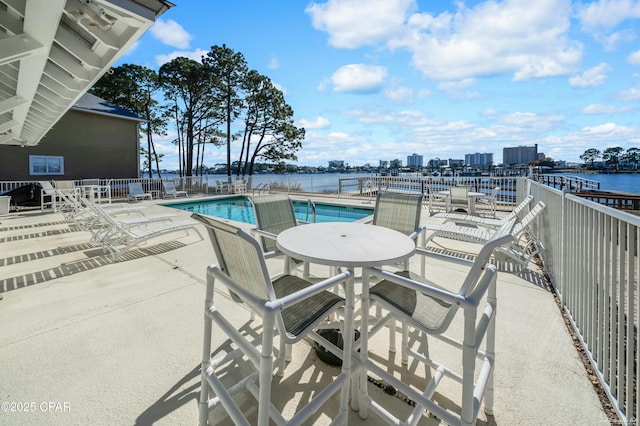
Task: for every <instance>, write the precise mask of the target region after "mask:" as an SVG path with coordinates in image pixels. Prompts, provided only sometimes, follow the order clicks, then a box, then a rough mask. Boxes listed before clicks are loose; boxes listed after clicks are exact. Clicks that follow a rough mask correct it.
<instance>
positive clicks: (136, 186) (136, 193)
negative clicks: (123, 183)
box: [127, 182, 153, 201]
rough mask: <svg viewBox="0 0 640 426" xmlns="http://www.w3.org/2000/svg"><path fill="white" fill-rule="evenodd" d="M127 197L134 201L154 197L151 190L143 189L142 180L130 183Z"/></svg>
mask: <svg viewBox="0 0 640 426" xmlns="http://www.w3.org/2000/svg"><path fill="white" fill-rule="evenodd" d="M127 198H128V199H129V200H134V201H138V200H145V199H149V200H152V199H153V197H152V195H151V193H150V192H144V189H142V184H141V183H140V182H131V183H129V196H128V197H127Z"/></svg>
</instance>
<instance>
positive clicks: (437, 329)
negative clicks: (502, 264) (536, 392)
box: [360, 220, 514, 425]
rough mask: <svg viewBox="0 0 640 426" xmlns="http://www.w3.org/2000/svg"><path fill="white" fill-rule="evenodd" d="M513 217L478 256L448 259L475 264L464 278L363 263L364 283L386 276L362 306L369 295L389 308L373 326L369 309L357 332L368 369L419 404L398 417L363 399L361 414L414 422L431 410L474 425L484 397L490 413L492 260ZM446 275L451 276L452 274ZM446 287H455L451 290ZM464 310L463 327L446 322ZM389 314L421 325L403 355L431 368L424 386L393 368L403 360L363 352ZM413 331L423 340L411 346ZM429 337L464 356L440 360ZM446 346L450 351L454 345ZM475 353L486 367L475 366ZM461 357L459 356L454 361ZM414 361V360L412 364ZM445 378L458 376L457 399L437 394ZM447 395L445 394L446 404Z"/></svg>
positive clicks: (507, 237)
mask: <svg viewBox="0 0 640 426" xmlns="http://www.w3.org/2000/svg"><path fill="white" fill-rule="evenodd" d="M513 223H514V221H513V220H512V221H510V222H508V223H507V224H505V225H503V226H502V227H501V228H500V229H499V231H498V232H496V233H495V234H494V235H493V237H492V238H491V239H490V240H488V241H487V242H485V244H484V246H483V247H482V249H481V250H480V253H479V254H478V256H477V257H476V259H475V261H474V262H473V263H471V262H468V261H464V260H460V259H456V260H451V259H447V260H446V261H447V262H455V263H462V264H465V265H469V266H470V269H469V271H468V273H467V275H466V278H464V280H462V282H454V283H450V282H448V281H451V280H450V279H448V278H445V279H446V281H441V282H438V283H434V282H433V281H427V280H425V279H423V278H422V277H417V276H415V275H414V274H412V273H410V272H408V271H403V272H400V273H395V274H394V273H391V272H388V271H384V270H382V269H379V268H371V269H365V271H364V272H363V279H364V281H363V288H364V289H366V288H368V287H369V277H370V275H372V276H375V277H376V278H377V279H382V280H381V281H380V282H378V283H377V284H375V285H374V286H373V287H371V289H370V291H369V298H367V297H366V295H365V296H364V297H363V302H362V303H363V307H362V310H363V312H369V309H368V301H369V300H371V301H372V302H375V303H377V304H379V305H381V306H382V308H383V310H384V311H386V312H387V314H386V315H385V316H384V317H382V319H380V320H379V321H377V322H376V323H374V324H373V325H372V327H370V326H369V324H368V322H369V316H368V315H363V316H362V324H361V329H362V330H366V332H365V334H364V335H363V338H361V339H360V341H361V348H360V353H361V354H362V355H361V363H362V364H364V366H365V368H366V370H368V371H369V372H370V373H372V374H371V375H373V376H375V377H378V378H380V379H381V380H382V381H383V382H384V383H386V384H387V385H388V386H389V387H391V388H395V389H397V390H399V391H400V393H401V394H403V395H405V396H406V397H407V398H408V399H410V400H412V401H414V402H415V409H414V410H413V411H412V412H411V414H410V415H409V416H408V418H404V419H399V418H397V417H396V416H397V415H398V414H397V412H395V413H394V412H390V411H388V410H387V409H385V408H384V407H383V406H382V405H380V404H378V403H376V402H375V401H373V400H372V399H369V398H361V399H363V400H364V401H365V403H364V404H363V405H361V406H360V416H361V417H362V418H366V417H367V415H368V410H369V409H370V410H371V411H373V412H374V413H375V414H377V415H379V416H381V417H382V418H383V419H385V421H386V422H387V423H388V424H417V421H418V420H419V419H420V418H421V417H422V416H423V415H424V411H425V410H427V411H429V412H430V413H431V414H432V415H434V416H436V417H437V418H439V419H442V420H444V422H445V423H447V424H469V425H471V424H475V422H476V419H477V416H478V413H479V411H480V404H481V403H482V399H483V396H484V399H485V411H486V412H487V413H489V414H491V412H492V409H493V407H492V404H493V372H494V364H495V337H496V321H495V312H496V308H497V298H496V277H497V269H496V267H495V266H494V265H490V264H489V263H488V262H489V259H490V257H491V255H492V253H493V251H494V250H496V249H497V248H499V247H500V246H502V245H505V244H508V243H509V242H510V241H511V240H512V238H513V236H512V234H511V228H512V227H513ZM418 255H423V256H436V257H437V255H435V254H433V253H429V252H427V251H424V250H418ZM445 267H446V266H445ZM444 276H445V277H447V275H444ZM447 288H456V289H457V290H453V291H451V290H447ZM485 295H486V297H484V296H485ZM460 311H461V313H462V316H463V317H464V320H463V321H462V320H461V321H460V322H457V323H460V324H463V329H462V332H460V328H459V327H457V326H454V327H449V326H450V325H451V324H452V322H453V320H454V318H455V316H456V314H457V313H458V312H460ZM389 321H392V322H395V321H401V322H402V323H403V324H404V325H405V327H408V328H410V329H413V330H415V331H416V333H410V332H409V331H408V330H404V331H403V333H402V336H403V338H402V356H401V362H402V363H403V364H407V363H408V361H409V360H408V358H409V356H411V357H412V358H413V359H414V360H415V361H417V362H422V363H424V364H425V365H426V369H427V370H429V369H432V370H431V371H433V373H432V376H431V378H430V381H429V382H428V383H426V386H425V388H424V390H422V389H421V390H418V389H416V388H415V387H413V386H410V385H408V384H407V383H405V382H404V381H403V380H401V379H400V378H399V377H397V376H396V375H395V374H394V372H396V371H398V370H403V369H405V368H406V367H398V368H395V367H390V366H388V365H386V364H385V366H384V367H381V366H380V365H379V364H376V363H375V362H374V361H375V358H367V357H366V356H365V354H366V353H367V351H368V339H367V336H368V338H371V335H373V334H374V333H375V332H377V331H379V330H380V329H381V328H382V326H383V325H384V324H385V323H387V322H389ZM445 333H446V334H445ZM409 336H412V337H411V338H413V339H416V338H417V339H419V340H420V344H419V345H417V344H412V345H410V344H409V338H410V337H409ZM414 336H415V337H414ZM432 337H434V338H437V339H439V340H441V341H442V342H443V343H444V344H445V345H449V346H451V347H453V348H454V349H455V350H458V351H460V352H461V356H453V357H448V358H446V359H442V358H440V356H439V352H438V351H433V350H432V352H433V353H432V354H430V353H429V350H430V346H431V345H430V344H429V343H428V339H430V338H432ZM436 349H437V348H436ZM446 353H447V354H449V353H450V351H449V352H446ZM477 359H479V361H480V365H481V367H480V368H479V369H477V370H476V362H477ZM456 363H458V366H457V367H456V366H455V364H456ZM413 368H415V367H413V366H412V369H413ZM364 376H365V375H364V374H363V375H362V376H361V382H360V387H361V389H366V386H367V383H366V377H364ZM445 378H446V379H447V380H448V379H453V380H455V381H457V382H459V383H460V385H461V392H460V394H459V395H460V398H459V399H458V398H455V397H451V396H450V395H449V394H445V395H444V396H442V397H434V395H435V391H436V388H437V386H438V385H439V384H440V383H441V381H444V380H445ZM450 389H459V387H456V386H453V387H450ZM443 401H445V403H444V404H443V403H442V402H443ZM452 405H457V406H459V407H460V411H461V413H457V412H454V411H452V410H450V409H449V407H448V406H452Z"/></svg>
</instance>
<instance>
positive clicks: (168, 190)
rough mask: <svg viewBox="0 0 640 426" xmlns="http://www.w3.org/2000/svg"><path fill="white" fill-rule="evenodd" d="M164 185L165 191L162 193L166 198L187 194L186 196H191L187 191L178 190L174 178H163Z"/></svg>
mask: <svg viewBox="0 0 640 426" xmlns="http://www.w3.org/2000/svg"><path fill="white" fill-rule="evenodd" d="M162 187H163V188H164V192H163V193H162V198H165V197H173V198H176V197H179V196H185V197H188V196H189V194H188V193H187V191H178V190H177V189H176V185H175V183H173V181H172V180H163V181H162Z"/></svg>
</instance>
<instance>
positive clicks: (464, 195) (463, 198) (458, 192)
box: [449, 186, 469, 203]
mask: <svg viewBox="0 0 640 426" xmlns="http://www.w3.org/2000/svg"><path fill="white" fill-rule="evenodd" d="M449 197H451V201H452V202H462V203H467V201H468V198H469V188H467V187H466V186H452V187H451V188H449Z"/></svg>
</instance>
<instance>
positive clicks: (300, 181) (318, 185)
mask: <svg viewBox="0 0 640 426" xmlns="http://www.w3.org/2000/svg"><path fill="white" fill-rule="evenodd" d="M367 176H376V174H371V173H326V174H287V175H284V174H257V175H253V176H252V182H251V186H252V188H256V187H259V186H260V185H263V184H268V183H274V182H277V183H279V184H283V185H287V186H289V187H291V188H296V187H299V188H298V189H299V190H302V191H308V192H336V191H337V189H338V179H339V178H357V177H367ZM566 176H576V177H580V178H583V179H590V180H595V181H598V182H600V189H602V190H610V191H622V192H631V193H635V194H640V174H629V173H616V174H577V173H576V174H566ZM154 177H156V176H155V175H154ZM162 177H163V178H177V177H178V174H177V173H163V174H162ZM203 179H205V180H206V179H208V181H209V185H210V186H213V185H215V182H216V180H220V181H223V182H226V180H227V175H208V176H204V177H203ZM233 180H235V176H233Z"/></svg>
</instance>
